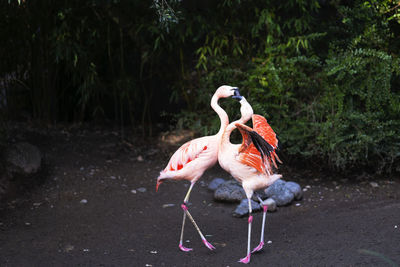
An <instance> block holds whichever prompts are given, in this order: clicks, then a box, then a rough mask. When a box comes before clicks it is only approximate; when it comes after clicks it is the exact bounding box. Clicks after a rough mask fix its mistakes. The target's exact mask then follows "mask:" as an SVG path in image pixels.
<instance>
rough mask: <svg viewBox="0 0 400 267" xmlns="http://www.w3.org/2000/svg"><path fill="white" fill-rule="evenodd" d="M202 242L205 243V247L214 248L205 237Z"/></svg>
mask: <svg viewBox="0 0 400 267" xmlns="http://www.w3.org/2000/svg"><path fill="white" fill-rule="evenodd" d="M203 243H204V245H206V247H207V248H208V249H210V250H214V249H215V247H214V246H213V245H211V243H209V242H208V241H207V240H206V239H205V238H204V239H203Z"/></svg>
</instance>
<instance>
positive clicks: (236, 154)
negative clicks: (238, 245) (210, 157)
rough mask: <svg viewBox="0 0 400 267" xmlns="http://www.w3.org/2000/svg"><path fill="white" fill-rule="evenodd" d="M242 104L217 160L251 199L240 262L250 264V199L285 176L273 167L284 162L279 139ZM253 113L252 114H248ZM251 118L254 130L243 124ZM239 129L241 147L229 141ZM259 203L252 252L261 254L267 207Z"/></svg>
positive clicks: (248, 105)
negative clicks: (255, 243) (258, 224)
mask: <svg viewBox="0 0 400 267" xmlns="http://www.w3.org/2000/svg"><path fill="white" fill-rule="evenodd" d="M240 103H241V112H242V118H241V119H239V120H237V121H234V122H232V123H230V124H229V125H228V126H227V127H226V129H225V132H224V134H223V136H222V139H221V145H220V147H219V152H218V161H219V164H220V165H221V167H222V168H223V169H224V170H225V171H227V172H228V173H230V174H231V175H232V176H233V177H234V178H235V179H236V180H237V181H239V182H240V183H241V184H242V187H243V189H244V191H245V193H246V197H247V199H248V203H249V219H248V238H247V255H246V257H244V258H242V259H240V262H242V263H249V262H250V255H251V253H250V240H251V223H252V221H253V216H252V215H251V213H252V208H251V201H250V199H251V197H252V196H253V193H254V191H255V190H258V189H261V188H265V187H268V186H269V185H271V184H272V183H273V182H275V181H276V180H278V179H279V178H281V177H282V175H279V174H273V172H272V168H271V164H273V165H274V166H275V167H276V160H277V161H279V162H281V161H280V160H279V158H278V156H277V155H276V152H275V150H276V149H277V148H278V138H277V137H276V134H275V132H274V131H273V130H272V128H271V126H269V124H268V123H267V120H266V119H265V118H264V117H263V116H260V115H255V114H254V115H253V114H252V113H253V112H252V109H251V106H250V104H249V103H248V102H247V101H246V99H245V98H244V97H242V98H241V100H240ZM250 110H251V113H250V112H249V111H250ZM250 116H251V117H252V121H253V128H250V127H248V126H246V125H244V123H245V122H246V121H247V119H248V118H249V117H250ZM236 128H237V129H238V130H239V131H240V133H241V135H242V138H243V141H242V144H232V143H231V142H230V140H229V138H230V135H231V133H232V131H233V130H234V129H236ZM259 201H260V202H261V204H262V205H263V208H264V212H263V222H262V228H261V240H260V244H259V245H258V246H257V247H256V248H255V249H254V250H253V251H252V252H256V251H259V250H261V249H262V248H263V246H264V225H265V216H266V212H267V209H268V207H267V205H266V204H264V203H263V201H262V200H261V199H260V198H259Z"/></svg>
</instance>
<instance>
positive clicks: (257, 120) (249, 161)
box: [236, 114, 281, 173]
mask: <svg viewBox="0 0 400 267" xmlns="http://www.w3.org/2000/svg"><path fill="white" fill-rule="evenodd" d="M252 121H253V129H252V128H250V127H248V126H246V125H244V124H239V123H238V124H236V127H237V128H238V129H239V131H240V133H241V134H242V137H243V141H242V145H241V146H240V148H239V153H240V154H239V160H240V161H241V162H242V163H244V164H246V165H248V166H251V167H254V168H255V169H257V171H259V172H266V171H267V172H269V173H272V169H271V165H270V163H271V162H272V163H273V164H274V166H275V167H276V168H277V165H276V162H275V159H276V160H278V161H279V162H280V163H281V161H280V159H279V158H278V155H277V154H276V152H275V150H276V149H277V148H278V143H279V141H278V138H277V137H276V134H275V132H274V130H273V129H272V128H271V126H270V125H269V124H268V122H267V120H266V119H265V118H264V117H263V116H261V115H257V114H254V115H253V116H252ZM252 131H255V132H256V133H258V134H259V135H260V136H261V137H262V138H263V139H264V140H265V141H266V142H267V143H268V144H269V145H270V146H271V147H272V149H273V150H272V151H270V153H268V155H267V157H266V158H264V160H263V157H262V156H261V153H260V151H259V150H258V149H257V148H256V146H255V145H254V143H253V142H252V139H251V137H250V135H249V133H250V132H252ZM266 159H268V160H266Z"/></svg>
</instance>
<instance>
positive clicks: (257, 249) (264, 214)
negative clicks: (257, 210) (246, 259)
mask: <svg viewBox="0 0 400 267" xmlns="http://www.w3.org/2000/svg"><path fill="white" fill-rule="evenodd" d="M261 203H262V202H261ZM263 208H264V211H263V222H262V226H261V240H260V244H259V245H258V246H257V247H255V248H254V249H253V251H252V252H251V253H254V252H257V251H260V250H261V249H262V248H263V247H264V227H265V217H266V214H267V210H268V206H267V205H263Z"/></svg>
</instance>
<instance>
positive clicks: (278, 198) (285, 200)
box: [272, 190, 294, 206]
mask: <svg viewBox="0 0 400 267" xmlns="http://www.w3.org/2000/svg"><path fill="white" fill-rule="evenodd" d="M272 198H273V199H274V200H275V202H276V205H277V206H285V205H288V204H290V203H291V202H292V201H293V199H294V194H293V193H292V192H290V191H289V190H284V191H282V193H281V194H279V195H275V196H272Z"/></svg>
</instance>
